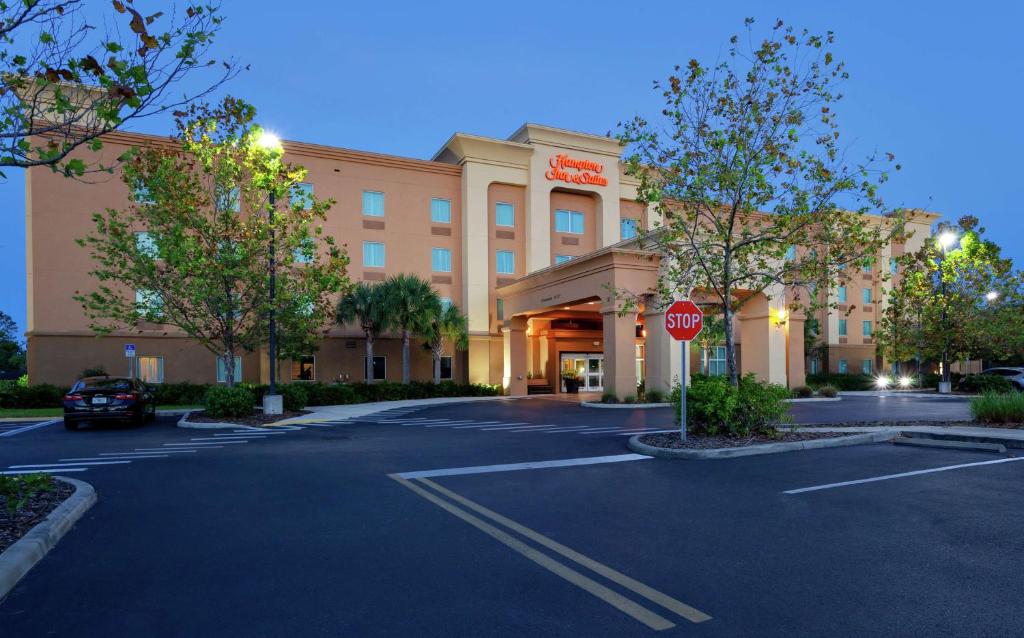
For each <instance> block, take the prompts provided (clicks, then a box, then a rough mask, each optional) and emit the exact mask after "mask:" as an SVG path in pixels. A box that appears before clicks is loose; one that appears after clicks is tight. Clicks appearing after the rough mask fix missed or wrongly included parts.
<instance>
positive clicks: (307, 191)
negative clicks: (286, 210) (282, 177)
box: [288, 182, 313, 210]
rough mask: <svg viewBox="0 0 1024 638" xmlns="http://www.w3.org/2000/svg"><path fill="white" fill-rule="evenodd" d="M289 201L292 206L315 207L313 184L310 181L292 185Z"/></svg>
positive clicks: (304, 208)
mask: <svg viewBox="0 0 1024 638" xmlns="http://www.w3.org/2000/svg"><path fill="white" fill-rule="evenodd" d="M288 203H289V204H290V205H291V206H292V208H295V207H299V208H301V209H302V210H309V209H310V208H312V207H313V185H312V184H310V183H309V182H301V183H299V184H296V185H295V186H292V192H291V197H290V198H289V200H288Z"/></svg>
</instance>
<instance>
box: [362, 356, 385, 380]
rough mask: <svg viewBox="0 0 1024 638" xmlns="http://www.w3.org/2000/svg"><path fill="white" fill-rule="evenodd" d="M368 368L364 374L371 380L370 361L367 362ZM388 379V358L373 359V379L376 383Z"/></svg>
mask: <svg viewBox="0 0 1024 638" xmlns="http://www.w3.org/2000/svg"><path fill="white" fill-rule="evenodd" d="M366 363H367V366H366V370H365V371H364V373H365V374H366V378H367V379H369V378H370V366H369V363H370V360H369V359H367V360H366ZM387 377H388V358H387V357H374V358H373V379H374V381H378V380H384V379H386V378H387Z"/></svg>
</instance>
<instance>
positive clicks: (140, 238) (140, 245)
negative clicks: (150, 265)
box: [135, 232, 160, 259]
mask: <svg viewBox="0 0 1024 638" xmlns="http://www.w3.org/2000/svg"><path fill="white" fill-rule="evenodd" d="M135 248H136V249H137V250H138V251H139V252H140V253H142V254H143V255H145V256H147V257H149V258H150V259H157V258H158V257H159V255H160V249H159V248H157V245H156V239H155V238H154V237H153V236H152V235H150V234H149V233H147V232H139V233H135Z"/></svg>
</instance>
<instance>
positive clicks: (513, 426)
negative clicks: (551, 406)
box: [482, 423, 559, 432]
mask: <svg viewBox="0 0 1024 638" xmlns="http://www.w3.org/2000/svg"><path fill="white" fill-rule="evenodd" d="M521 425H522V424H521V423H506V424H505V425H502V426H500V427H493V428H482V431H484V432H491V431H494V430H511V431H513V432H514V431H517V430H530V429H533V428H557V427H559V426H557V425H555V424H554V423H545V424H544V425H528V426H526V427H520V426H521Z"/></svg>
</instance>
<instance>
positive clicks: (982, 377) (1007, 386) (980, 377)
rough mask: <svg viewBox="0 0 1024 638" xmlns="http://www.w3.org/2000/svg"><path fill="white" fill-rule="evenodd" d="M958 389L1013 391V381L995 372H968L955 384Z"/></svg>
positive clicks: (970, 390) (974, 391) (966, 390)
mask: <svg viewBox="0 0 1024 638" xmlns="http://www.w3.org/2000/svg"><path fill="white" fill-rule="evenodd" d="M956 387H957V389H958V390H963V391H964V392H973V393H977V394H984V393H986V392H1002V393H1006V392H1013V390H1014V389H1015V388H1014V387H1013V382H1011V381H1010V380H1009V379H1007V378H1006V377H1000V376H998V375H995V374H969V375H967V376H966V377H964V378H963V379H961V380H960V383H958V384H957V386H956Z"/></svg>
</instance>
